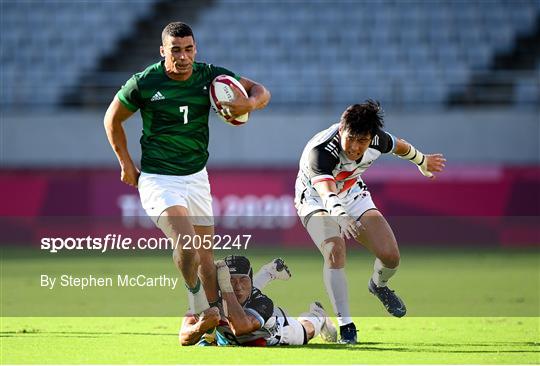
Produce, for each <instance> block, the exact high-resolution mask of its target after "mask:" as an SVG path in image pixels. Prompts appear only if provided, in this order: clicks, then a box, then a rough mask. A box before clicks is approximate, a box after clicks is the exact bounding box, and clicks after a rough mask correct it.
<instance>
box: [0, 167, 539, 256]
mask: <svg viewBox="0 0 540 366" xmlns="http://www.w3.org/2000/svg"><path fill="white" fill-rule="evenodd" d="M209 175H210V180H211V184H212V194H213V196H214V212H215V214H216V216H218V222H217V228H218V231H221V232H229V231H238V230H241V231H243V232H246V231H250V232H253V233H255V234H257V237H258V238H259V240H260V241H262V242H267V243H282V244H287V245H302V244H308V243H309V238H308V236H307V234H306V233H305V232H304V229H303V228H302V226H301V224H300V222H299V220H298V218H297V217H296V211H295V209H294V206H293V195H294V181H295V177H296V169H295V168H291V169H225V168H219V169H209ZM365 181H366V183H367V184H368V187H369V189H370V191H371V193H372V196H373V199H374V201H375V204H376V205H377V206H378V207H379V209H380V210H381V211H382V212H383V213H384V214H385V216H387V218H388V220H389V221H390V223H391V224H392V226H393V228H394V231H395V232H396V235H397V237H398V240H399V241H400V242H407V243H415V244H430V245H433V244H450V245H455V244H456V243H463V244H474V245H480V244H485V245H489V244H491V245H503V246H522V245H538V244H540V230H539V229H538V225H537V222H538V217H539V216H540V188H539V187H540V167H538V166H527V167H512V166H510V167H502V166H475V167H473V166H464V167H450V168H448V169H447V170H446V171H445V173H444V174H441V175H440V176H439V177H438V178H437V179H436V180H433V181H430V180H428V179H425V178H424V177H422V176H421V175H420V174H418V172H417V171H416V170H415V169H414V168H412V167H409V166H395V167H394V166H389V165H386V166H380V167H378V168H377V169H374V170H373V171H372V172H371V171H369V172H367V173H366V175H365ZM0 192H1V193H0V195H1V196H0V199H1V202H2V204H1V206H0V217H1V218H0V221H1V225H0V227H1V228H2V236H3V242H6V241H10V242H21V243H26V242H28V241H32V242H35V239H36V237H38V236H39V234H41V233H42V232H43V230H45V231H49V232H50V231H52V230H53V228H54V230H56V231H57V232H58V233H62V232H64V231H68V232H69V231H73V230H83V228H86V230H87V231H88V225H89V222H92V223H94V224H93V225H91V226H92V230H93V232H96V231H97V232H103V233H105V232H107V231H106V230H111V229H112V228H116V231H118V227H121V228H123V229H121V230H124V229H125V230H126V231H125V233H127V232H128V231H130V230H131V231H130V232H131V233H133V230H135V234H136V235H155V234H156V230H155V229H154V228H153V225H152V223H151V222H149V220H148V218H147V217H146V215H145V213H144V211H143V210H142V207H140V202H139V198H138V193H137V191H136V190H135V189H133V188H130V187H128V186H126V185H124V184H122V183H121V182H120V181H119V172H118V171H117V170H116V169H50V170H44V169H37V170H17V169H14V170H2V171H0ZM51 217H63V218H65V217H83V218H84V219H80V220H79V225H75V226H69V225H67V224H66V220H56V221H57V222H54V224H53V223H52V221H54V220H53V219H52V218H51ZM43 218H48V219H47V220H48V221H49V222H48V223H47V225H44V224H43ZM51 220H52V221H51ZM58 221H60V222H58ZM67 221H69V220H67ZM75 221H76V220H75ZM39 222H41V224H39ZM62 222H64V223H62ZM96 223H99V224H96ZM71 225H73V223H71ZM75 228H76V229H75Z"/></svg>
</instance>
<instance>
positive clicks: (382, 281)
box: [371, 258, 397, 287]
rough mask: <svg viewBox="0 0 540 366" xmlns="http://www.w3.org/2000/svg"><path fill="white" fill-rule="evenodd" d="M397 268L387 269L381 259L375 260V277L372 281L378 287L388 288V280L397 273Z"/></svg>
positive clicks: (373, 276)
mask: <svg viewBox="0 0 540 366" xmlns="http://www.w3.org/2000/svg"><path fill="white" fill-rule="evenodd" d="M396 271H397V267H396V268H387V267H385V266H384V264H383V262H381V260H380V259H379V258H377V259H375V264H374V265H373V275H372V276H371V279H372V280H373V282H375V284H376V285H377V287H386V285H387V283H388V280H389V279H390V278H391V277H392V276H393V275H394V273H396Z"/></svg>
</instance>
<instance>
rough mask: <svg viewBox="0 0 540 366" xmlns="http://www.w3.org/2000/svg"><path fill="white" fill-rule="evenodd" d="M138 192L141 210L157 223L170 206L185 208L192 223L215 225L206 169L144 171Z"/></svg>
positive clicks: (140, 178)
mask: <svg viewBox="0 0 540 366" xmlns="http://www.w3.org/2000/svg"><path fill="white" fill-rule="evenodd" d="M139 195H140V197H141V203H142V206H143V208H144V210H145V211H146V213H147V215H148V216H150V218H151V219H152V221H154V223H155V224H156V225H157V220H158V219H159V216H160V215H161V214H162V213H163V211H165V210H166V209H167V208H169V207H172V206H182V207H185V208H187V210H188V213H189V216H190V219H191V222H192V223H193V224H194V225H200V226H213V225H214V216H213V211H212V195H211V194H210V183H209V181H208V173H207V171H206V168H203V170H201V171H199V172H197V173H194V174H190V175H162V174H150V173H144V172H143V173H141V175H140V177H139Z"/></svg>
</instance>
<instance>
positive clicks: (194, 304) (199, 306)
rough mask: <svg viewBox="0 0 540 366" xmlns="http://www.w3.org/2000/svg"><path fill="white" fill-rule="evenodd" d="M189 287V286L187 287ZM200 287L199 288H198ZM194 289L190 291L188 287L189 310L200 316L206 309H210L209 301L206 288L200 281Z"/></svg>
mask: <svg viewBox="0 0 540 366" xmlns="http://www.w3.org/2000/svg"><path fill="white" fill-rule="evenodd" d="M186 287H187V285H186ZM197 287H198V288H197ZM195 289H196V290H195V291H196V292H193V290H194V289H190V288H189V287H188V303H189V309H190V310H191V311H192V312H193V313H194V314H200V313H202V312H203V311H205V310H206V309H208V308H210V305H209V304H208V299H207V298H206V293H205V292H204V288H203V286H202V285H201V282H200V280H199V279H197V285H196V286H195Z"/></svg>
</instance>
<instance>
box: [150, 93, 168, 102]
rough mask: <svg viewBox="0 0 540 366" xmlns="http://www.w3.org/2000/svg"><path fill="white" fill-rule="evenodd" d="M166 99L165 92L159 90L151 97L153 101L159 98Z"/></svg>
mask: <svg viewBox="0 0 540 366" xmlns="http://www.w3.org/2000/svg"><path fill="white" fill-rule="evenodd" d="M163 99H165V97H164V96H163V94H161V92H159V91H158V92H157V93H156V94H154V96H153V97H152V98H151V99H150V101H151V102H155V101H158V100H163Z"/></svg>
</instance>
